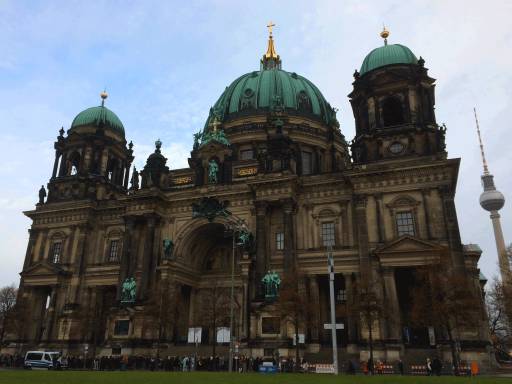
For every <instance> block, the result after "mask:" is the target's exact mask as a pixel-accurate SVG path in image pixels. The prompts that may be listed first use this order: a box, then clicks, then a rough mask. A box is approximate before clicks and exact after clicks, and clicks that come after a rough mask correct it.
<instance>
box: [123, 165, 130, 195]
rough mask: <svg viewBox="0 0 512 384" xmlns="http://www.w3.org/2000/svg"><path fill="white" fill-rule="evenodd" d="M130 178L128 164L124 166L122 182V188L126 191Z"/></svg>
mask: <svg viewBox="0 0 512 384" xmlns="http://www.w3.org/2000/svg"><path fill="white" fill-rule="evenodd" d="M129 177H130V164H129V163H128V164H126V165H125V173H124V181H123V186H124V187H125V188H126V189H128V179H129Z"/></svg>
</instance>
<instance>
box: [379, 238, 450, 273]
mask: <svg viewBox="0 0 512 384" xmlns="http://www.w3.org/2000/svg"><path fill="white" fill-rule="evenodd" d="M446 251H447V248H446V247H444V246H442V245H440V244H437V243H434V242H432V241H428V240H422V239H418V238H416V237H413V236H407V235H406V236H402V237H400V238H398V239H396V240H393V241H391V242H389V243H387V244H385V245H383V246H382V247H380V248H378V249H376V250H375V255H376V256H377V257H378V258H379V260H380V263H381V265H382V266H385V267H386V266H387V267H401V266H413V265H417V266H419V265H426V264H431V263H435V262H439V260H441V257H442V255H443V253H444V252H446Z"/></svg>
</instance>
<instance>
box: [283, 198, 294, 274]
mask: <svg viewBox="0 0 512 384" xmlns="http://www.w3.org/2000/svg"><path fill="white" fill-rule="evenodd" d="M293 211H294V206H293V202H292V201H291V200H288V201H285V202H284V204H283V215H284V217H283V228H284V253H283V254H284V269H285V271H291V270H293V269H294V268H295V267H296V260H295V242H294V239H293V234H294V230H293Z"/></svg>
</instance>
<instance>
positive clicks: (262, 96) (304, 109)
mask: <svg viewBox="0 0 512 384" xmlns="http://www.w3.org/2000/svg"><path fill="white" fill-rule="evenodd" d="M272 108H284V110H286V111H287V112H289V113H290V114H293V113H296V114H303V115H308V116H311V117H313V118H317V119H321V120H323V121H324V122H325V123H327V124H330V123H333V122H336V113H335V111H334V109H333V108H332V107H331V106H330V105H329V103H328V102H327V101H326V100H325V98H324V96H323V95H322V93H321V92H320V90H319V89H318V88H317V87H316V86H315V85H314V84H313V83H312V82H311V81H309V80H308V79H306V78H305V77H302V76H300V75H298V74H296V73H295V72H286V71H283V70H281V69H280V68H276V67H274V68H262V69H261V70H260V71H254V72H249V73H246V74H245V75H242V76H240V77H239V78H238V79H236V80H235V81H233V82H232V83H231V85H230V86H229V87H227V88H226V90H225V91H224V92H223V93H222V95H221V96H220V98H219V99H218V100H217V102H216V103H215V105H214V106H213V108H212V110H211V112H210V116H209V118H208V121H207V125H208V124H209V123H210V120H211V119H213V116H217V118H218V119H219V120H221V121H226V120H227V119H228V118H231V117H235V116H236V115H241V116H244V115H248V114H252V113H255V112H256V113H257V112H260V111H261V112H264V111H268V110H270V109H272Z"/></svg>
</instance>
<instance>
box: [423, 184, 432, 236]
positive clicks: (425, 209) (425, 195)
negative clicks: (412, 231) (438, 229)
mask: <svg viewBox="0 0 512 384" xmlns="http://www.w3.org/2000/svg"><path fill="white" fill-rule="evenodd" d="M421 197H422V199H423V214H424V215H425V226H426V227H427V238H428V239H432V228H430V210H429V204H428V199H429V197H430V191H429V190H428V189H422V190H421Z"/></svg>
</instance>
